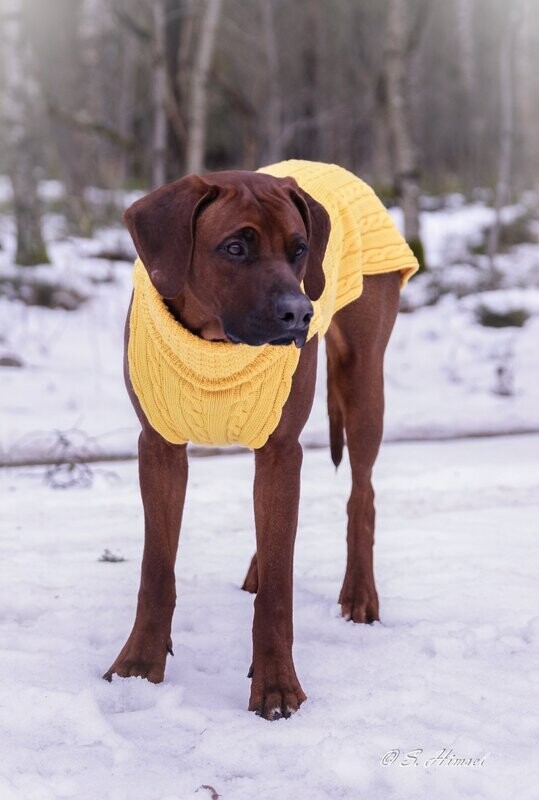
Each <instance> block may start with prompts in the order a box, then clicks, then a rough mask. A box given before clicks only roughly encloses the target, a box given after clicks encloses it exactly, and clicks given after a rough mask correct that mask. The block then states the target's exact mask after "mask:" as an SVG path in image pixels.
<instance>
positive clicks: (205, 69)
mask: <svg viewBox="0 0 539 800" xmlns="http://www.w3.org/2000/svg"><path fill="white" fill-rule="evenodd" d="M221 5H222V0H207V2H206V9H205V11H204V15H203V17H202V28H201V31H200V41H199V45H198V51H197V54H196V59H195V63H194V65H193V72H192V77H191V91H190V98H189V100H190V114H189V130H188V136H187V152H186V169H187V172H203V171H204V162H205V151H206V118H207V112H208V75H209V72H210V67H211V62H212V57H213V51H214V45H215V34H216V32H217V25H218V22H219V15H220V13H221Z"/></svg>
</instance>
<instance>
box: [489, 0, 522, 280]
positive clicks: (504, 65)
mask: <svg viewBox="0 0 539 800" xmlns="http://www.w3.org/2000/svg"><path fill="white" fill-rule="evenodd" d="M522 11H523V3H522V0H517V2H515V3H514V4H513V6H512V8H511V9H510V11H509V20H508V24H507V27H506V30H505V34H504V37H503V42H502V47H501V50H500V61H499V86H500V117H501V120H500V122H501V125H500V145H499V156H498V181H497V184H496V193H495V197H494V224H493V225H492V227H491V229H490V233H489V239H488V247H487V252H488V258H489V263H490V272H491V281H492V284H493V285H495V284H496V282H497V275H496V253H497V252H498V248H499V243H500V227H501V211H502V208H503V206H504V205H505V204H506V203H507V201H508V199H509V189H510V183H511V168H512V163H513V138H514V127H515V122H514V116H515V115H514V106H515V85H514V83H515V53H516V49H517V40H518V33H519V28H520V23H521V18H522Z"/></svg>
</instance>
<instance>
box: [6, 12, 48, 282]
mask: <svg viewBox="0 0 539 800" xmlns="http://www.w3.org/2000/svg"><path fill="white" fill-rule="evenodd" d="M3 5H4V8H3V12H4V13H3V27H4V31H3V37H2V38H3V48H2V56H3V62H4V70H5V87H4V104H3V105H4V108H3V117H4V123H5V127H6V143H7V152H8V170H9V177H10V179H11V184H12V187H13V210H14V214H15V224H16V230H17V251H16V256H15V260H16V262H17V264H21V265H22V266H32V265H34V264H41V263H44V262H48V260H49V259H48V256H47V250H46V248H45V243H44V240H43V235H42V231H41V208H40V203H39V197H38V193H37V183H38V152H37V131H38V128H39V126H38V123H37V121H36V118H35V112H36V110H37V106H38V104H39V91H38V88H37V85H36V82H35V79H34V77H33V75H34V72H33V63H32V52H31V46H30V42H29V40H28V38H27V36H26V35H25V26H24V11H25V8H24V4H23V0H4V4H3Z"/></svg>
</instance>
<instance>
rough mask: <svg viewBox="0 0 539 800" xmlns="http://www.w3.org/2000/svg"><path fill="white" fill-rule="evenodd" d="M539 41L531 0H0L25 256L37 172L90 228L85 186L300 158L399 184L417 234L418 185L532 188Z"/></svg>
mask: <svg viewBox="0 0 539 800" xmlns="http://www.w3.org/2000/svg"><path fill="white" fill-rule="evenodd" d="M538 52H539V12H538V8H537V4H536V2H535V0H513V1H512V2H511V3H507V2H506V0H451V1H450V2H447V0H303V1H302V2H293V1H292V0H0V63H1V71H0V174H4V175H8V176H9V178H10V180H11V184H12V187H13V206H14V210H15V216H16V219H17V230H18V250H17V259H16V260H17V262H18V263H20V264H25V263H27V264H28V263H36V262H43V261H45V260H46V250H45V246H44V244H43V241H42V239H41V236H40V227H39V225H40V223H39V219H40V211H39V199H38V195H37V192H36V186H37V184H38V181H39V180H40V179H43V178H57V179H59V180H60V181H61V182H62V184H63V185H64V187H65V195H64V199H63V202H64V204H65V211H66V214H67V218H68V221H69V226H70V230H71V231H72V232H73V233H78V234H81V235H91V230H92V226H93V224H94V223H95V221H96V220H95V209H92V208H91V206H90V203H89V201H88V194H87V192H86V187H88V186H92V187H102V188H108V189H119V188H137V187H138V188H144V189H147V188H150V187H152V186H155V185H158V184H161V183H163V182H165V181H167V180H173V179H175V178H177V177H180V176H181V175H182V174H185V173H187V172H203V171H205V170H213V169H223V168H231V167H234V168H244V169H255V168H256V167H257V166H259V165H261V164H263V163H269V162H273V161H278V160H280V159H283V158H291V157H301V158H306V159H313V160H322V161H329V162H336V163H338V164H341V165H342V166H345V167H347V168H349V169H351V170H353V171H355V172H356V173H357V174H359V175H361V176H362V177H363V178H364V179H365V180H367V181H368V182H370V183H371V184H372V185H373V186H374V188H375V189H376V190H377V191H378V192H379V193H380V194H381V196H382V197H383V198H384V200H385V201H386V202H388V203H390V202H394V201H397V202H400V204H401V205H402V207H403V210H404V218H405V228H406V231H405V232H406V237H407V239H408V240H409V241H410V242H411V243H413V246H414V247H416V249H417V247H419V244H418V243H417V242H416V241H415V240H416V239H418V238H419V230H418V222H417V208H418V206H419V197H420V193H421V192H423V193H430V194H437V193H444V192H448V191H459V192H463V193H465V194H467V195H468V196H470V195H471V194H472V192H473V191H474V190H475V189H476V188H477V187H483V188H484V189H486V190H490V195H487V197H489V201H490V202H492V204H493V205H497V206H499V207H501V206H502V205H503V204H504V203H506V202H507V201H508V200H509V199H510V198H511V197H512V196H516V195H517V194H519V193H521V192H522V191H523V190H524V189H527V188H532V187H533V185H534V183H535V181H536V178H537V174H538V170H537V167H538V165H539V137H538V136H537V133H536V132H537V130H539V71H538V69H537V66H538V64H537V62H538V57H537V54H538ZM495 244H496V243H495V242H494V243H493V244H492V247H495Z"/></svg>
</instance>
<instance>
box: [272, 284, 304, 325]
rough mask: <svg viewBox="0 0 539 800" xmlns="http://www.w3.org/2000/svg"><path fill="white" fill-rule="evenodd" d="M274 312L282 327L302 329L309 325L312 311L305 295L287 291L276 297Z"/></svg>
mask: <svg viewBox="0 0 539 800" xmlns="http://www.w3.org/2000/svg"><path fill="white" fill-rule="evenodd" d="M275 314H276V317H277V319H278V320H279V322H280V323H281V325H282V326H283V328H286V329H287V330H292V329H295V330H303V329H305V328H308V327H309V323H310V321H311V319H312V316H313V314H314V311H313V306H312V303H311V301H310V300H309V298H308V297H307V296H306V295H304V294H293V293H292V292H289V293H287V294H282V295H280V296H279V297H278V298H277V300H276V302H275Z"/></svg>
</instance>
